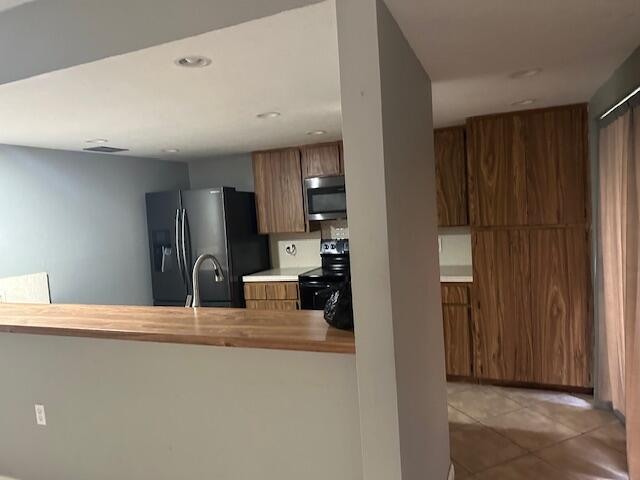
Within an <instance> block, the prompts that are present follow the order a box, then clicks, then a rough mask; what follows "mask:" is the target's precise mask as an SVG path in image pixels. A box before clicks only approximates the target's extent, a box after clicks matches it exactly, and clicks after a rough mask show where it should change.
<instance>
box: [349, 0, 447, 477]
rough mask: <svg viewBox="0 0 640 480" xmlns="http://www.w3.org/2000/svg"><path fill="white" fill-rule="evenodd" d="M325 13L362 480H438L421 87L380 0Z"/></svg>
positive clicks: (431, 247) (442, 471) (356, 1)
mask: <svg viewBox="0 0 640 480" xmlns="http://www.w3.org/2000/svg"><path fill="white" fill-rule="evenodd" d="M337 12H338V46H339V53H340V70H341V90H342V115H343V135H344V149H345V157H346V158H348V162H345V168H346V180H347V196H348V198H347V201H348V203H349V212H350V215H349V235H350V242H351V246H352V253H351V268H352V277H353V294H354V311H355V321H356V349H357V354H356V366H357V372H358V388H359V398H360V423H361V436H362V448H363V473H364V478H365V479H367V480H400V479H403V480H418V479H419V480H424V479H429V480H444V479H445V478H446V477H447V473H448V469H449V463H450V461H449V436H448V425H447V406H446V382H445V369H444V341H443V332H442V309H441V299H440V280H439V267H438V247H437V218H436V217H437V215H436V188H435V166H434V152H433V136H432V135H430V134H429V132H431V131H432V130H433V122H432V116H431V88H430V80H429V77H428V76H427V74H426V73H425V72H424V70H423V68H422V66H421V65H420V62H419V61H418V59H417V58H416V56H415V54H414V53H413V51H412V50H411V48H410V46H409V44H408V43H407V41H406V40H405V38H404V36H403V35H402V33H401V31H400V29H399V27H398V25H397V24H396V22H395V21H394V20H393V18H392V16H391V14H390V13H389V11H388V10H387V8H386V6H385V5H384V3H382V2H381V1H376V0H343V1H339V2H338V3H337ZM415 205H421V208H420V209H416V208H415Z"/></svg>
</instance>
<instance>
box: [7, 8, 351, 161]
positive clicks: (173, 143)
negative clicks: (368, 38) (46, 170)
mask: <svg viewBox="0 0 640 480" xmlns="http://www.w3.org/2000/svg"><path fill="white" fill-rule="evenodd" d="M196 54H197V55H203V56H206V57H208V58H210V59H211V60H212V64H211V65H210V66H208V67H205V68H184V67H178V66H176V65H175V64H174V60H175V59H177V58H179V57H183V56H185V55H196ZM270 111H277V112H281V114H282V115H281V116H280V117H278V118H272V119H259V118H257V117H256V115H257V114H259V113H263V112H270ZM0 125H2V128H0V143H5V144H12V145H28V146H35V147H44V148H54V149H61V150H82V149H83V148H87V147H94V146H98V145H95V144H88V143H86V141H87V140H93V139H107V140H108V143H106V145H108V146H113V147H122V148H128V149H129V151H128V152H124V153H123V155H132V156H139V157H151V158H162V159H170V160H191V159H194V158H202V157H208V156H214V155H223V154H229V153H236V152H247V151H252V150H257V149H266V148H277V147H284V146H290V145H297V144H304V143H317V142H320V141H330V140H337V139H339V138H341V109H340V79H339V65H338V44H337V30H336V19H335V4H334V3H333V2H328V3H320V4H315V5H312V6H310V7H306V8H303V9H298V10H292V11H288V12H284V13H281V14H278V15H275V16H271V17H267V18H264V19H260V20H256V21H252V22H248V23H244V24H241V25H237V26H233V27H229V28H225V29H221V30H216V31H213V32H209V33H206V34H203V35H198V36H195V37H191V38H187V39H184V40H179V41H175V42H171V43H167V44H163V45H158V46H155V47H151V48H147V49H144V50H140V51H136V52H132V53H128V54H125V55H121V56H116V57H111V58H107V59H104V60H99V61H96V62H92V63H88V64H83V65H79V66H75V67H71V68H68V69H64V70H58V71H54V72H51V73H47V74H43V75H38V76H36V77H31V78H29V79H26V80H21V81H17V82H13V83H8V84H4V85H0ZM317 130H325V131H326V132H327V133H326V134H325V135H321V136H311V135H307V132H310V131H317ZM165 149H179V150H180V151H179V152H178V153H167V152H163V150H165Z"/></svg>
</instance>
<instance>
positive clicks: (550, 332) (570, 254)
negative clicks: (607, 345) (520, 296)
mask: <svg viewBox="0 0 640 480" xmlns="http://www.w3.org/2000/svg"><path fill="white" fill-rule="evenodd" d="M530 245H531V297H532V302H531V315H532V318H533V346H534V379H535V382H536V383H542V384H550V385H566V386H578V387H590V386H591V384H592V381H591V368H592V367H591V365H592V363H591V348H590V342H591V337H592V327H591V321H590V314H589V313H590V312H589V305H590V303H589V299H588V292H589V287H588V285H589V277H590V273H589V265H588V251H587V248H588V237H587V232H586V230H585V228H584V227H573V228H548V229H534V230H531V231H530Z"/></svg>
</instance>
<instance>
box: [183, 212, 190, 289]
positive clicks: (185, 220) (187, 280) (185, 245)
mask: <svg viewBox="0 0 640 480" xmlns="http://www.w3.org/2000/svg"><path fill="white" fill-rule="evenodd" d="M187 222H188V220H187V209H186V208H183V209H182V221H181V223H182V262H183V265H184V270H185V277H186V285H187V293H189V291H190V290H191V282H190V279H189V267H190V265H189V261H188V260H187V233H188V232H187ZM189 243H191V242H190V241H189ZM189 248H191V246H189Z"/></svg>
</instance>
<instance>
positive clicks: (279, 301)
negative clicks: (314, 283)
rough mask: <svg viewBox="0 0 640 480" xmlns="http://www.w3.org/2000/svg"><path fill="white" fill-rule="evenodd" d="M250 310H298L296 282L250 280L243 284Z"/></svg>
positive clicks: (298, 299) (298, 298)
mask: <svg viewBox="0 0 640 480" xmlns="http://www.w3.org/2000/svg"><path fill="white" fill-rule="evenodd" d="M244 298H245V300H246V304H247V308H248V309H250V310H300V295H299V291H298V282H251V283H245V284H244Z"/></svg>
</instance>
